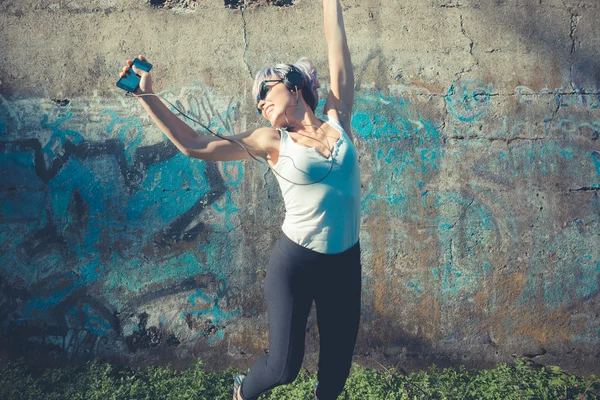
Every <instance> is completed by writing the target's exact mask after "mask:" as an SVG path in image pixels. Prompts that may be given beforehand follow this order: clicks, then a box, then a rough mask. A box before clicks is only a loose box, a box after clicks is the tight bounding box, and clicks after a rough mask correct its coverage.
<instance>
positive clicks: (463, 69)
mask: <svg viewBox="0 0 600 400" xmlns="http://www.w3.org/2000/svg"><path fill="white" fill-rule="evenodd" d="M460 32H461V33H462V34H463V36H464V37H466V38H467V39H468V40H469V54H470V55H471V57H473V60H474V61H475V62H474V63H473V64H472V65H471V66H469V68H468V69H466V70H465V68H461V70H460V72H458V73H456V76H457V77H458V79H460V78H461V77H462V75H463V74H464V73H466V72H471V71H472V70H473V68H474V67H475V66H476V65H479V61H478V60H477V59H476V58H475V56H474V55H473V46H474V45H475V42H474V41H473V39H471V38H470V37H469V35H467V31H466V30H465V21H464V18H463V16H462V14H461V15H460Z"/></svg>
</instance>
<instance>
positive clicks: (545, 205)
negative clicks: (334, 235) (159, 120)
mask: <svg viewBox="0 0 600 400" xmlns="http://www.w3.org/2000/svg"><path fill="white" fill-rule="evenodd" d="M589 93H592V92H591V91H587V90H583V89H582V90H579V91H577V92H575V93H566V91H563V90H562V89H556V90H552V91H551V90H546V89H544V90H541V91H538V92H534V91H533V90H532V89H530V88H527V87H525V86H520V87H518V88H516V89H515V94H514V95H512V96H499V95H498V94H497V93H494V87H493V84H491V83H488V82H481V81H477V80H469V79H461V80H458V81H456V82H454V83H453V84H452V85H451V86H450V87H449V88H448V89H447V90H446V91H445V92H444V93H441V94H438V93H434V90H433V89H431V88H427V87H424V86H423V87H420V86H411V85H392V86H390V87H389V88H388V90H386V91H382V90H379V89H377V88H376V87H366V86H363V88H362V89H361V90H360V91H358V92H357V95H356V99H355V109H354V115H353V121H352V128H353V130H354V132H355V134H356V137H357V145H358V146H359V147H360V149H359V150H360V153H361V165H362V175H363V177H362V180H363V182H364V187H363V193H362V196H363V197H362V209H363V214H364V217H365V218H364V223H363V228H362V236H363V237H361V243H362V244H363V246H364V248H365V251H364V252H363V257H364V260H363V263H364V265H365V269H364V271H365V272H364V288H365V297H364V298H365V301H364V304H363V307H364V312H363V318H364V322H365V324H366V326H367V327H369V326H372V325H375V324H377V323H379V321H381V320H382V319H383V318H384V317H385V318H388V319H390V320H392V321H393V322H392V323H393V324H396V325H397V326H399V327H400V328H401V329H400V330H397V331H394V332H396V334H397V332H400V333H401V334H409V335H414V336H415V337H416V336H419V337H422V338H425V339H427V340H430V341H432V342H434V341H443V340H450V341H451V340H458V339H457V338H460V337H465V336H468V335H471V334H478V332H479V331H481V330H482V329H485V330H486V335H488V336H489V337H490V340H492V341H494V342H501V341H502V340H503V339H505V338H507V337H509V336H510V335H512V334H514V333H515V332H517V333H524V334H527V335H529V336H531V337H534V338H536V339H537V340H539V341H540V342H544V341H548V340H551V339H552V338H556V337H557V336H556V335H558V333H556V332H554V331H553V329H552V328H551V327H550V326H548V324H549V322H544V321H550V323H553V322H557V321H558V322H564V324H565V326H567V325H568V326H569V330H568V335H570V336H569V339H570V340H571V341H573V342H586V343H598V341H599V340H600V326H599V321H598V319H597V317H595V316H594V315H591V314H589V313H587V312H585V311H583V309H582V311H581V312H578V313H576V314H574V315H573V314H572V313H567V312H565V310H566V309H568V308H569V307H577V306H578V304H584V303H586V302H588V301H590V300H591V299H593V298H594V297H597V295H598V281H599V276H600V253H598V246H597V237H595V236H594V235H593V232H597V231H598V217H597V215H598V214H597V213H598V210H599V209H600V205H599V200H598V188H600V153H599V152H598V151H595V150H593V147H592V146H590V144H589V143H590V141H593V140H597V139H598V132H599V129H600V120H595V119H594V118H593V114H589V113H590V112H592V113H593V111H594V110H595V109H596V108H597V104H598V101H599V100H598V98H597V97H596V98H594V96H593V95H591V94H589ZM166 96H167V97H168V98H169V100H170V101H172V102H175V103H176V105H177V107H178V108H180V109H182V110H185V112H186V113H188V114H189V115H191V116H192V117H193V118H195V119H198V120H200V121H203V122H204V123H207V124H209V126H210V127H211V128H214V129H215V130H217V132H218V133H225V132H239V131H240V127H241V126H243V125H244V121H243V114H242V113H240V104H239V103H236V102H234V101H232V100H224V99H221V98H217V97H216V96H215V95H214V94H212V93H211V92H210V91H209V90H206V89H205V88H203V87H193V88H185V89H182V90H180V91H177V92H171V93H167V94H166ZM3 104H4V106H3V108H0V150H1V151H0V164H1V166H2V169H1V171H2V172H0V174H2V179H1V182H2V183H1V184H0V185H1V187H2V191H1V193H2V206H1V209H0V217H1V224H2V230H1V232H0V248H1V249H2V251H1V253H0V254H1V255H0V261H1V263H0V294H1V296H2V298H1V299H2V302H1V303H0V326H1V329H2V335H4V336H5V337H6V338H7V339H8V341H9V343H10V345H11V346H12V347H13V348H17V349H21V350H20V351H21V352H26V351H27V349H28V348H30V349H41V350H43V352H45V353H46V354H49V355H54V356H56V357H67V358H69V359H71V360H77V359H87V358H89V357H90V356H93V355H101V354H109V353H111V352H116V351H117V350H116V349H117V348H119V349H125V350H127V351H129V352H136V351H138V350H144V349H152V348H157V347H159V346H171V347H177V346H179V345H181V344H182V343H185V344H191V345H194V344H195V343H197V342H198V341H200V340H205V341H206V342H207V343H208V344H218V343H219V342H220V341H222V339H223V338H224V337H225V336H224V335H225V330H224V329H223V326H224V325H226V323H227V321H228V320H231V319H235V318H236V317H238V316H239V315H240V310H239V305H238V306H236V305H235V304H234V303H233V302H232V301H231V291H232V279H234V278H233V276H234V272H235V271H232V270H231V269H230V267H229V266H230V265H235V264H236V263H235V262H232V261H233V260H235V258H236V257H239V252H240V251H241V250H239V249H237V248H236V250H233V251H232V250H231V249H232V248H235V247H233V246H232V245H231V243H230V241H231V240H232V237H234V238H235V237H237V238H239V235H240V233H239V232H236V229H235V228H236V227H237V226H239V221H238V220H239V213H240V206H239V204H240V203H239V200H240V195H241V192H240V185H241V182H242V180H243V178H244V174H245V169H244V165H245V164H244V163H243V162H228V163H211V162H203V161H199V160H192V159H189V158H187V157H185V156H183V155H182V154H180V153H179V152H178V151H177V150H176V148H175V147H174V146H173V145H171V144H170V142H168V141H167V140H166V139H165V138H164V137H163V136H162V135H156V136H152V135H150V136H147V135H149V134H148V132H149V131H151V130H150V129H147V128H145V127H146V126H147V123H149V122H148V121H144V120H143V119H140V117H139V115H140V110H139V109H135V107H133V106H132V105H131V104H129V103H127V104H126V103H124V102H120V103H119V102H114V101H111V102H109V101H108V100H105V99H91V100H85V101H84V100H82V101H71V102H58V103H57V102H53V103H52V102H50V103H48V102H43V101H38V102H36V101H32V100H29V101H23V102H20V103H18V104H9V103H8V102H6V101H5V102H3ZM516 105H518V107H517V106H516ZM321 106H322V103H321ZM503 107H504V108H503ZM511 107H512V108H511ZM561 109H562V110H563V111H564V110H565V109H569V110H574V112H569V113H568V114H566V113H563V114H560V110H561ZM506 110H509V111H510V110H513V111H510V112H506ZM500 111H502V112H500ZM528 113H529V114H528ZM186 122H187V121H186ZM190 125H191V126H192V127H194V128H195V129H199V128H200V127H197V126H194V124H193V123H190ZM549 185H554V187H552V188H551V187H550V186H549ZM573 202H575V203H576V204H577V207H576V208H573V207H572V206H569V204H570V203H573ZM557 210H565V211H562V212H561V214H560V215H557V214H556V211H557ZM558 222H560V224H558ZM231 235H237V236H231ZM523 237H525V238H526V240H522V238H523ZM573 293H574V295H571V294H573ZM523 310H527V313H528V315H529V317H530V318H529V319H528V320H524V319H523V318H522V317H521V316H520V315H521V314H522V311H523ZM407 313H408V314H411V313H413V314H412V315H420V316H422V317H423V318H422V320H421V321H420V322H418V323H414V321H413V322H410V321H409V320H407V319H406V318H403V317H402V315H407ZM482 327H485V328H482ZM443 331H444V332H445V333H442V332H443ZM377 332H380V333H377V334H382V335H392V334H394V332H391V331H387V332H385V330H379V331H377ZM381 332H383V333H381ZM479 333H480V332H479Z"/></svg>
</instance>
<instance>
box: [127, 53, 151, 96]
mask: <svg viewBox="0 0 600 400" xmlns="http://www.w3.org/2000/svg"><path fill="white" fill-rule="evenodd" d="M138 58H139V59H140V60H142V61H146V58H145V57H144V56H142V55H140V56H139V57H138ZM126 64H127V66H125V67H123V71H121V77H124V76H125V72H127V71H128V70H129V69H130V68H132V69H133V73H135V74H137V75H139V76H140V77H141V78H140V84H139V86H138V87H137V88H136V89H135V91H134V94H147V93H152V78H151V77H150V72H146V71H144V70H141V69H139V68H138V67H134V66H133V60H127V62H126Z"/></svg>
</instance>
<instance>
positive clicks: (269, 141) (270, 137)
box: [251, 127, 280, 152]
mask: <svg viewBox="0 0 600 400" xmlns="http://www.w3.org/2000/svg"><path fill="white" fill-rule="evenodd" d="M251 136H252V139H253V140H254V141H255V142H256V144H257V145H258V146H259V147H260V148H262V149H263V150H265V151H266V152H270V151H273V150H279V141H280V136H279V131H278V130H277V129H275V128H271V127H262V128H258V129H255V130H254V131H253V132H252V134H251Z"/></svg>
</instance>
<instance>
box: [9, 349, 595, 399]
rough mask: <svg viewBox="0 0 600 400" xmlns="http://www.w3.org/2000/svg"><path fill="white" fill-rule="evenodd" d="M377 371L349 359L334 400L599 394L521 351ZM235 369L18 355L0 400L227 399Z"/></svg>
mask: <svg viewBox="0 0 600 400" xmlns="http://www.w3.org/2000/svg"><path fill="white" fill-rule="evenodd" d="M383 369H384V371H383V372H378V371H376V370H373V369H367V368H364V367H361V366H359V365H357V364H353V366H352V371H351V374H350V377H349V378H348V381H347V382H346V386H345V389H344V392H343V393H342V394H341V395H340V397H339V399H338V400H413V399H414V400H417V399H419V400H432V399H444V400H446V399H447V400H455V399H456V400H481V399H494V400H495V399H498V400H500V399H501V400H512V399H515V400H517V399H527V400H529V399H540V400H542V399H543V400H552V399H568V400H571V399H576V400H577V399H581V400H584V399H586V400H591V399H594V400H596V399H600V378H598V377H596V376H594V375H592V376H590V377H588V378H583V377H578V376H575V375H571V374H568V373H566V372H565V371H563V370H562V369H561V368H560V367H556V366H550V367H544V366H540V365H537V364H532V363H530V362H528V361H526V360H524V359H516V360H515V363H514V364H511V365H508V364H500V365H498V366H497V367H496V368H494V369H490V370H467V369H466V368H465V367H462V366H460V367H450V368H444V369H440V368H438V367H437V366H435V365H433V366H431V367H430V368H428V369H427V370H424V371H418V372H413V373H410V374H406V373H404V372H403V371H397V370H395V369H394V368H390V369H386V368H385V367H383ZM236 374H237V371H234V370H232V369H228V370H225V371H219V372H211V373H209V372H206V371H205V368H204V362H203V361H202V360H198V361H197V362H196V363H195V364H193V365H191V366H190V367H189V368H188V369H185V370H175V369H173V368H171V366H169V365H167V366H162V367H148V368H125V367H115V366H114V365H111V364H109V363H106V362H103V361H101V360H98V359H96V360H94V361H90V362H89V363H88V364H86V365H85V367H63V368H53V369H46V370H44V371H42V372H38V373H35V372H33V370H31V369H29V368H28V367H27V365H26V364H25V362H24V361H23V360H19V361H17V362H9V363H7V364H5V365H4V366H2V367H0V399H3V400H26V399H32V400H34V399H35V400H40V399H49V400H59V399H60V400H65V399H81V400H84V399H85V400H122V399H147V400H155V399H161V400H162V399H165V400H175V399H181V400H183V399H185V400H188V399H198V400H229V399H231V397H232V387H233V378H234V376H235V375H236ZM315 380H316V375H315V374H309V373H307V372H306V371H302V372H301V373H300V374H299V375H298V377H297V379H296V380H295V381H294V382H293V383H291V384H289V385H284V386H279V387H277V388H274V389H272V390H271V391H269V392H268V393H265V394H263V395H262V396H261V397H260V400H312V399H313V397H312V396H313V395H312V386H313V383H314V382H315Z"/></svg>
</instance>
